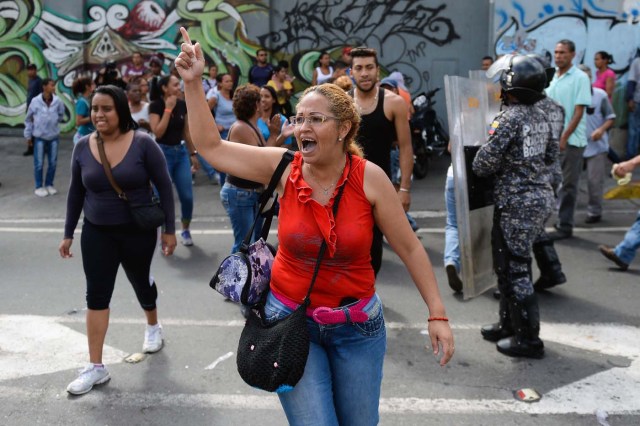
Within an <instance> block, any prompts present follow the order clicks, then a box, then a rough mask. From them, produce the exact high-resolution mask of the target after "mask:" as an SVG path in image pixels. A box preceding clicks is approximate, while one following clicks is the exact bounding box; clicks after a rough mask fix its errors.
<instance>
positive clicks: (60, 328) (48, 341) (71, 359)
mask: <svg viewBox="0 0 640 426" xmlns="http://www.w3.org/2000/svg"><path fill="white" fill-rule="evenodd" d="M0 354H1V355H2V356H0V381H2V380H9V379H15V378H18V377H24V376H35V375H40V374H49V373H54V372H57V371H62V370H69V369H77V368H81V367H82V366H83V365H84V364H86V363H87V362H88V360H89V349H88V348H87V336H86V335H85V334H83V333H78V332H77V331H74V330H72V329H70V328H69V327H65V326H64V325H62V324H58V323H56V321H53V320H52V318H49V317H41V316H30V315H0ZM125 355H127V353H126V352H122V351H120V350H117V349H115V348H112V347H110V346H106V345H105V347H104V353H103V362H104V363H106V364H115V363H118V362H121V361H122V359H123V357H124V356H125ZM5 395H8V394H5Z"/></svg>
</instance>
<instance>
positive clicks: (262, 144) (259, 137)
mask: <svg viewBox="0 0 640 426" xmlns="http://www.w3.org/2000/svg"><path fill="white" fill-rule="evenodd" d="M240 121H242V122H244V123H246V124H248V125H249V127H251V128H252V129H253V131H254V132H255V133H256V136H257V137H258V144H259V146H261V147H263V146H265V142H264V138H263V137H262V133H260V132H259V131H258V129H256V128H255V127H254V126H253V124H251V123H250V122H249V120H240Z"/></svg>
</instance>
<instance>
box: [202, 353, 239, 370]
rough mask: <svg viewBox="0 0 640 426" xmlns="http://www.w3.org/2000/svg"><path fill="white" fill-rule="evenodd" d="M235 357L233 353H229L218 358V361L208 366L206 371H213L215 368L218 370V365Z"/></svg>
mask: <svg viewBox="0 0 640 426" xmlns="http://www.w3.org/2000/svg"><path fill="white" fill-rule="evenodd" d="M232 356H233V352H227V353H226V354H224V355H222V356H221V357H218V359H216V360H215V361H213V362H212V363H211V364H209V365H207V366H206V367H205V368H204V369H205V370H213V369H214V368H216V365H218V364H220V363H221V362H222V361H224V360H226V359H229V358H231V357H232Z"/></svg>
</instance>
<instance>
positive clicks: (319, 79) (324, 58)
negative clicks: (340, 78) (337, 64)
mask: <svg viewBox="0 0 640 426" xmlns="http://www.w3.org/2000/svg"><path fill="white" fill-rule="evenodd" d="M330 64H331V57H330V56H329V54H328V53H327V52H322V53H321V54H320V58H318V65H320V66H319V67H317V68H316V69H315V70H313V78H312V79H311V85H312V86H315V85H317V84H322V83H326V82H328V81H329V80H331V79H332V78H333V67H332V66H331V65H330Z"/></svg>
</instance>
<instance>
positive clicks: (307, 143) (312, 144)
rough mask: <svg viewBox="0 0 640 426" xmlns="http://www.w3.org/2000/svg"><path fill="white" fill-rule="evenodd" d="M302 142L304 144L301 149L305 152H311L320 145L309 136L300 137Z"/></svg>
mask: <svg viewBox="0 0 640 426" xmlns="http://www.w3.org/2000/svg"><path fill="white" fill-rule="evenodd" d="M300 144H301V145H302V149H301V151H302V153H303V154H311V153H312V152H313V151H315V150H316V148H317V147H318V142H316V141H315V140H313V139H311V138H308V137H304V138H300Z"/></svg>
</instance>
